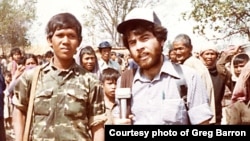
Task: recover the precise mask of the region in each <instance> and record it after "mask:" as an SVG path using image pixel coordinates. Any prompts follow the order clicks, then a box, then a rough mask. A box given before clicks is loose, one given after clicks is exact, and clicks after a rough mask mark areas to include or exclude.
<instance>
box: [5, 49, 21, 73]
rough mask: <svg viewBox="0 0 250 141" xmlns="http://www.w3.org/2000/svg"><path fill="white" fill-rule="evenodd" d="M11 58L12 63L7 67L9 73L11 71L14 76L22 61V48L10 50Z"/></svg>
mask: <svg viewBox="0 0 250 141" xmlns="http://www.w3.org/2000/svg"><path fill="white" fill-rule="evenodd" d="M10 57H11V62H9V63H8V65H7V71H10V72H11V74H12V75H14V73H15V71H16V69H17V65H18V64H17V62H18V61H19V60H20V59H21V57H22V51H21V49H20V48H18V47H15V48H12V49H11V50H10Z"/></svg>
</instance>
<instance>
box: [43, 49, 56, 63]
mask: <svg viewBox="0 0 250 141" xmlns="http://www.w3.org/2000/svg"><path fill="white" fill-rule="evenodd" d="M53 56H54V52H53V51H52V50H49V51H47V52H46V53H45V54H44V62H43V63H48V62H50V59H51V58H53Z"/></svg>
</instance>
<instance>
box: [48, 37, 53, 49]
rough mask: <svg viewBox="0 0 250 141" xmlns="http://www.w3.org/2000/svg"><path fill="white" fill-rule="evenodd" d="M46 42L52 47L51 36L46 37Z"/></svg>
mask: <svg viewBox="0 0 250 141" xmlns="http://www.w3.org/2000/svg"><path fill="white" fill-rule="evenodd" d="M47 42H48V44H49V46H50V47H51V48H53V46H52V41H51V38H48V37H47Z"/></svg>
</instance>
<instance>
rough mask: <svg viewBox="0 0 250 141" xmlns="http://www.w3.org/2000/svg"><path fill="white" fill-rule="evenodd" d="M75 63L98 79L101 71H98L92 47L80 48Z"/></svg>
mask: <svg viewBox="0 0 250 141" xmlns="http://www.w3.org/2000/svg"><path fill="white" fill-rule="evenodd" d="M76 63H77V64H78V65H80V66H82V67H83V68H84V69H86V70H87V71H89V72H92V73H94V74H95V75H97V77H98V78H100V76H101V71H100V69H99V65H98V59H97V56H96V53H95V50H94V49H93V47H92V46H85V47H82V48H80V50H79V51H78V53H77V54H76Z"/></svg>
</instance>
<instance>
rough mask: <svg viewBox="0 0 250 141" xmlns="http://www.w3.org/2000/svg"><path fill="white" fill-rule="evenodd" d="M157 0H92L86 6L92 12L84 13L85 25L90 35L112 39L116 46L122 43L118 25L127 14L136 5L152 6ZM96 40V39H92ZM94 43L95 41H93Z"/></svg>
mask: <svg viewBox="0 0 250 141" xmlns="http://www.w3.org/2000/svg"><path fill="white" fill-rule="evenodd" d="M154 1H155V0H90V1H89V4H88V5H87V6H86V7H85V8H86V9H87V11H89V12H90V13H86V14H85V15H83V17H84V25H85V26H87V27H88V30H89V31H88V33H89V36H88V37H93V38H96V37H99V38H105V39H110V40H112V43H113V44H115V46H122V45H121V44H120V35H119V34H118V33H117V30H116V27H117V25H118V24H119V23H120V22H121V21H123V20H124V19H125V16H126V14H127V13H128V12H129V11H131V10H132V9H133V8H135V7H147V6H152V5H153V4H154V3H155V2H154ZM92 41H93V42H96V41H95V39H92ZM93 44H94V43H93Z"/></svg>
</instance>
